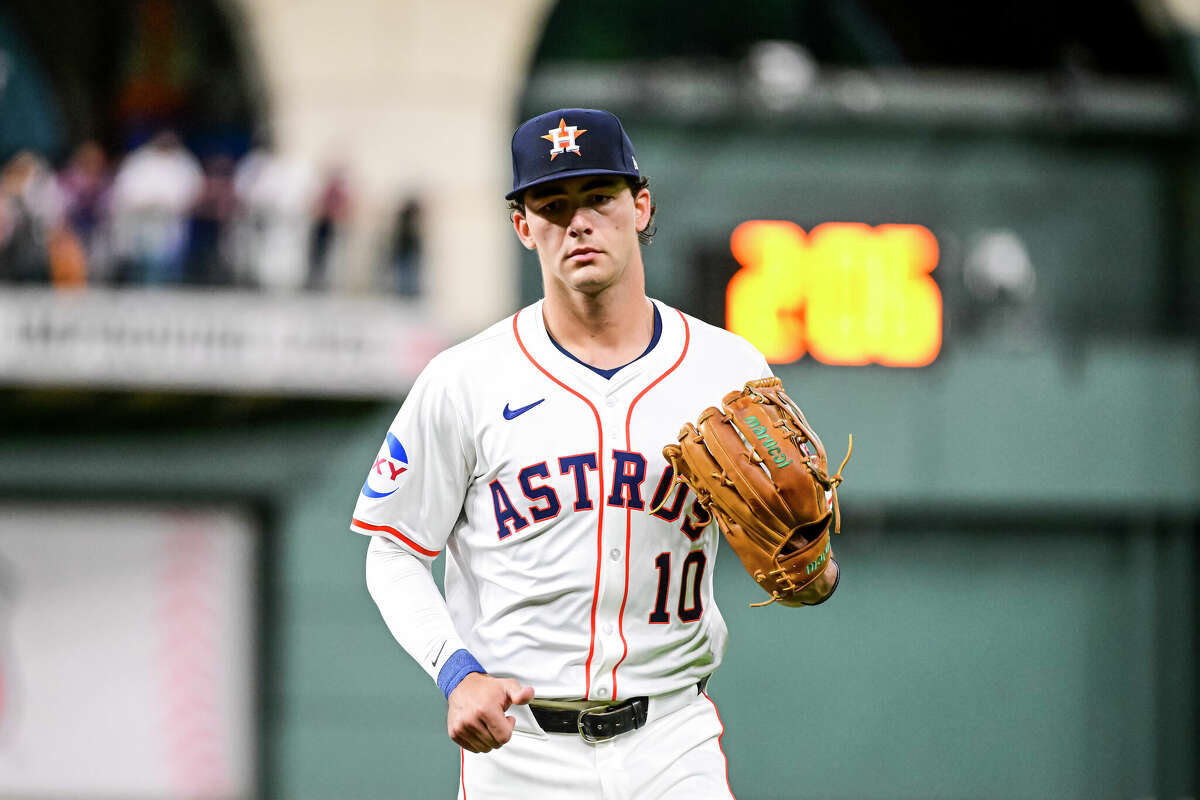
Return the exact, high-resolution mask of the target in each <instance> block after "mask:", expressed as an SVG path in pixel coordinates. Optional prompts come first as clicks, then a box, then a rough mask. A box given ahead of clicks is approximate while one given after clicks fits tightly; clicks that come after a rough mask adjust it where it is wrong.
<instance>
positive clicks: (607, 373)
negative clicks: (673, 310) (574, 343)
mask: <svg viewBox="0 0 1200 800" xmlns="http://www.w3.org/2000/svg"><path fill="white" fill-rule="evenodd" d="M650 305H651V306H652V307H653V308H654V335H653V336H651V337H650V344H649V345H647V346H646V349H645V351H644V352H643V353H642V354H641V355H640V356H638V357H637V358H635V359H634V360H633V361H640V360H641V359H643V358H645V357H646V356H648V355H649V354H650V351H651V350H653V349H654V347H655V346H656V345H657V344H658V340H659V339H661V338H662V329H663V325H662V314H660V313H659V311H658V304H657V303H651V304H650ZM546 335H547V336H550V331H546ZM550 341H551V342H552V343H553V344H554V346H555V347H557V348H558V350H559V352H561V353H562V354H563V355H564V356H566V357H567V358H569V359H571V360H572V361H575V362H577V363H579V364H583V366H585V367H587V368H588V369H590V370H591V371H592V372H594V373H596V374H597V375H599V376H600V377H601V378H604V379H605V380H611V379H612V376H613V375H616V374H617V373H618V372H619V371H621V370H623V369H625V367H628V366H629V364H632V363H633V361H630V362H629V364H622V365H621V366H619V367H613V368H612V369H600V367H593V366H592V365H591V364H588V363H587V362H585V361H581V360H580V359H578V358H576V357H575V356H574V355H573V354H572V353H571V352H570V351H568V350H567V348H565V347H563V346H562V345H561V344H559V343H558V340H557V339H555V338H554V337H553V336H550Z"/></svg>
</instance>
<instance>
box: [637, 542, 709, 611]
mask: <svg viewBox="0 0 1200 800" xmlns="http://www.w3.org/2000/svg"><path fill="white" fill-rule="evenodd" d="M707 562H708V557H707V556H705V555H704V551H703V550H693V551H692V552H690V553H688V554H687V557H686V558H684V559H683V569H682V570H681V573H682V574H681V575H680V576H679V606H678V610H679V621H680V622H695V621H696V620H698V619H700V614H702V613H703V612H704V604H703V603H702V602H701V600H700V581H702V580H703V579H704V565H705V564H706V563H707ZM654 566H655V567H657V568H658V595H657V596H656V597H655V598H654V610H653V611H651V612H650V622H651V624H654V625H665V624H667V623H668V622H670V621H671V615H670V613H668V612H667V590H668V589H669V588H670V585H671V554H670V553H659V554H658V556H657V557H656V558H655V559H654Z"/></svg>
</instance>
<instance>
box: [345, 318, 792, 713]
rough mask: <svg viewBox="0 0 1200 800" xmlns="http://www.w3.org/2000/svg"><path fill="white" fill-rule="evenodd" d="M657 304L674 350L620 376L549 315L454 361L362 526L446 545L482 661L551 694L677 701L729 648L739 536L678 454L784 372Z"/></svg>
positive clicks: (426, 546) (406, 409)
mask: <svg viewBox="0 0 1200 800" xmlns="http://www.w3.org/2000/svg"><path fill="white" fill-rule="evenodd" d="M654 302H655V303H656V305H657V306H658V310H659V313H660V316H661V320H662V334H661V338H660V339H659V341H658V343H657V344H656V345H655V346H654V348H653V349H652V350H650V352H648V353H647V354H645V355H644V356H643V357H642V358H640V359H638V360H637V361H634V362H633V363H631V364H629V365H627V366H625V367H623V368H621V369H620V370H619V371H618V372H617V373H616V374H615V375H614V376H613V377H612V378H611V379H607V380H606V379H605V378H603V377H602V376H600V375H598V374H596V373H595V372H594V371H592V370H590V369H588V368H587V367H586V366H584V365H583V364H581V363H579V362H578V361H576V360H574V359H572V358H571V357H569V356H568V355H566V354H565V353H564V352H562V351H561V350H560V349H559V348H558V347H557V346H556V345H555V343H554V342H553V340H552V339H551V338H550V336H549V334H548V333H547V331H546V326H545V322H544V320H543V317H542V303H541V301H539V302H537V303H534V304H533V305H531V306H529V307H527V308H525V309H522V310H521V311H520V312H518V313H517V314H515V315H514V316H513V317H511V318H509V319H506V320H504V321H503V322H500V323H497V324H496V325H493V326H492V327H490V328H488V329H487V330H485V331H483V332H482V333H480V334H479V335H477V336H475V337H474V338H472V339H470V340H468V341H466V342H464V343H462V344H460V345H458V346H456V347H453V348H450V349H449V350H446V351H445V352H443V353H441V354H440V355H438V356H437V357H436V358H434V359H433V360H432V361H431V362H430V363H429V365H428V366H427V367H426V368H425V370H424V371H423V372H422V374H421V375H420V377H419V378H418V379H417V381H416V384H415V385H414V387H413V390H412V392H411V393H410V394H409V396H408V398H407V399H406V401H405V403H404V405H403V407H402V408H401V409H400V412H399V413H398V414H397V415H396V418H395V421H394V422H393V423H392V425H391V427H390V429H389V431H388V433H387V436H386V439H385V441H384V444H383V446H382V447H381V448H380V451H379V454H378V456H377V457H376V459H375V463H374V464H373V465H372V467H371V469H370V472H369V474H368V477H367V480H366V482H365V483H364V484H363V489H362V493H361V494H360V496H359V499H358V504H357V506H356V508H355V511H354V519H353V522H352V524H351V529H352V530H354V531H357V532H359V533H364V534H374V535H386V536H389V537H391V538H392V539H394V540H395V541H397V542H399V543H401V544H402V545H403V546H405V547H407V548H409V549H410V550H411V551H413V552H415V553H418V554H420V555H422V556H424V557H426V558H428V557H431V556H434V555H437V554H438V553H440V552H441V551H442V550H445V551H446V582H445V589H446V603H447V606H448V608H449V610H450V614H451V617H452V619H453V620H454V623H455V627H456V629H457V630H458V632H459V634H460V635H461V637H462V639H463V641H464V642H465V643H466V646H467V648H468V649H469V650H470V651H471V652H472V653H473V654H474V656H475V657H476V658H478V659H479V661H480V663H482V664H483V666H484V667H485V668H486V669H487V670H488V672H489V673H491V674H493V675H496V676H498V677H512V678H516V679H517V680H519V681H521V682H522V683H523V684H526V685H530V686H533V687H534V690H535V691H536V693H537V696H538V697H541V698H587V699H591V700H600V701H613V700H619V699H622V698H625V697H631V696H636V695H658V694H662V693H665V692H669V691H673V690H676V689H680V688H682V687H684V686H687V685H689V684H694V683H696V681H697V680H699V679H700V678H701V677H703V676H705V675H707V674H709V673H710V672H712V671H713V670H714V669H715V668H716V667H717V666H718V665H719V664H720V661H721V656H722V652H723V650H724V647H725V641H726V628H725V622H724V621H723V620H722V618H721V614H720V612H719V611H718V610H717V607H716V604H715V603H714V602H713V597H712V570H713V566H714V563H715V559H716V551H717V542H718V539H719V534H718V533H717V531H716V526H715V525H703V524H701V523H702V521H704V520H706V519H707V514H705V513H704V512H703V511H702V510H701V509H700V508H699V506H698V505H697V503H696V499H695V496H694V495H693V494H692V493H691V492H690V490H689V489H687V487H685V486H679V485H674V486H673V485H672V483H671V479H672V477H673V475H672V473H671V469H670V467H669V465H668V464H667V462H666V461H665V459H663V457H662V447H663V445H665V444H668V443H671V442H674V441H676V438H677V436H678V433H679V429H680V427H681V425H682V424H683V423H684V422H685V421H687V420H693V421H694V420H695V418H696V417H697V416H698V415H699V413H700V412H701V411H702V410H703V409H704V408H705V407H706V406H708V405H715V404H717V403H719V401H720V399H721V397H722V396H724V394H726V393H727V392H729V391H730V390H733V389H739V388H741V386H742V384H744V383H745V382H746V381H749V380H754V379H757V378H763V377H767V376H769V375H770V370H769V368H768V367H767V364H766V361H765V359H764V358H763V356H762V355H761V354H760V353H759V352H758V351H757V350H755V349H754V347H753V346H752V345H750V344H749V343H748V342H747V341H745V340H744V339H742V338H740V337H738V336H735V335H733V334H731V333H728V332H726V331H724V330H721V329H720V328H716V327H713V326H711V325H708V324H706V323H704V322H701V321H699V320H697V319H694V318H693V317H690V316H687V315H685V314H683V313H681V312H679V311H677V310H675V309H673V308H671V307H669V306H667V305H665V304H662V303H659V302H658V301H654ZM659 505H661V508H659V509H658V510H657V511H654V513H651V509H653V508H655V507H656V506H659Z"/></svg>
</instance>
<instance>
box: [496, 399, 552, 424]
mask: <svg viewBox="0 0 1200 800" xmlns="http://www.w3.org/2000/svg"><path fill="white" fill-rule="evenodd" d="M544 402H546V398H544V397H543V398H542V399H541V400H535V401H534V402H532V403H530V404H529V405H527V406H521V407H520V408H515V409H511V410H510V409H509V407H508V403H505V404H504V418H505V419H516V418H517V417H519V416H521V415H522V414H524V413H525V412H526V411H528V410H529V409H531V408H533V407H534V406H536V405H540V404H542V403H544Z"/></svg>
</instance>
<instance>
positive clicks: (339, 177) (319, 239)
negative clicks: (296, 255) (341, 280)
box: [308, 169, 351, 289]
mask: <svg viewBox="0 0 1200 800" xmlns="http://www.w3.org/2000/svg"><path fill="white" fill-rule="evenodd" d="M350 213H351V207H350V191H349V189H348V187H347V184H346V173H345V171H344V170H342V169H335V170H333V171H332V172H331V173H330V175H329V178H328V180H326V182H325V189H324V191H322V192H321V197H320V199H319V200H318V201H317V211H316V218H315V219H314V220H313V228H312V254H311V262H310V264H309V268H308V288H310V289H323V288H326V286H327V284H328V281H329V276H330V275H331V274H333V273H334V272H335V271H336V270H334V269H332V268H331V267H330V263H331V262H332V261H334V260H335V259H336V257H337V250H338V248H337V243H338V240H339V234H340V232H341V231H342V229H343V227H344V226H345V224H346V223H347V221H348V220H349V219H350Z"/></svg>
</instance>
